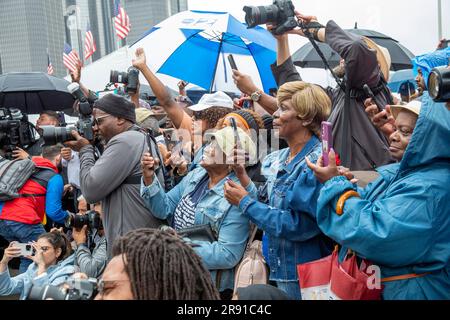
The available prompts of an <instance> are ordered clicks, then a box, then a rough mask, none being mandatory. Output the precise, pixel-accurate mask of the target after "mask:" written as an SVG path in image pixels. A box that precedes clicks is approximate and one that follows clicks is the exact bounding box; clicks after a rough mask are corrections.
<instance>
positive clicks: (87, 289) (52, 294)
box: [27, 278, 97, 300]
mask: <svg viewBox="0 0 450 320" xmlns="http://www.w3.org/2000/svg"><path fill="white" fill-rule="evenodd" d="M64 284H65V286H66V287H67V288H64V287H57V286H52V285H46V286H36V285H33V286H32V287H31V289H30V293H29V294H28V296H27V300H47V299H52V300H90V299H93V298H94V296H95V294H96V291H97V279H95V278H89V279H87V280H86V279H71V280H68V281H66V282H65V283H64Z"/></svg>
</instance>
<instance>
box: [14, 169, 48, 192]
mask: <svg viewBox="0 0 450 320" xmlns="http://www.w3.org/2000/svg"><path fill="white" fill-rule="evenodd" d="M55 175H57V173H56V172H55V171H53V170H52V169H50V168H44V167H36V172H35V173H33V174H32V175H31V177H30V179H31V180H33V181H34V182H36V183H38V184H39V185H41V186H42V187H44V188H45V190H47V186H48V182H49V181H50V179H51V178H53V177H54V176H55ZM46 195H47V194H46V193H22V194H19V197H18V198H34V197H45V196H46Z"/></svg>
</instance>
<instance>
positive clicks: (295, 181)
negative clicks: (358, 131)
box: [225, 81, 331, 300]
mask: <svg viewBox="0 0 450 320" xmlns="http://www.w3.org/2000/svg"><path fill="white" fill-rule="evenodd" d="M277 99H278V106H279V108H278V110H277V111H276V112H275V113H274V115H273V117H274V120H273V127H274V129H277V130H278V132H279V137H280V138H282V139H284V140H285V141H286V142H287V144H288V146H289V147H288V148H286V149H282V150H279V151H275V152H273V153H271V154H269V155H268V156H267V157H266V158H265V159H264V161H263V164H262V173H263V174H264V175H265V177H266V178H267V185H266V188H264V189H265V190H267V196H263V195H261V194H260V195H259V196H260V198H268V199H269V200H268V203H262V202H260V201H256V200H255V199H254V197H252V196H251V195H250V194H248V192H246V191H245V189H244V188H243V187H246V188H249V186H251V185H253V182H252V181H251V180H250V178H249V177H248V175H247V174H246V173H245V170H243V171H244V173H243V174H242V175H240V182H241V185H242V186H243V187H241V186H240V185H238V184H236V183H233V182H227V183H226V184H225V197H226V198H227V200H228V201H229V202H230V203H231V204H233V205H235V206H239V208H240V209H241V211H242V212H243V213H244V215H245V216H247V217H249V219H250V220H251V221H252V222H253V223H255V224H256V225H257V227H258V228H259V229H262V230H263V231H264V233H265V237H267V238H266V239H267V240H268V241H266V240H263V241H264V251H266V250H267V252H268V257H267V256H266V258H267V262H268V264H269V268H270V280H271V281H275V282H276V283H277V286H278V288H279V289H281V290H283V291H284V292H285V293H287V295H288V296H289V298H290V299H297V300H298V299H301V294H300V287H299V282H298V277H297V269H296V266H297V264H300V263H305V262H308V261H312V260H316V259H320V258H322V257H324V256H326V255H328V254H329V253H330V249H331V248H330V243H329V239H327V238H326V237H325V236H324V235H323V234H322V232H321V231H320V230H319V227H318V226H317V222H316V220H315V212H316V206H317V198H318V196H319V192H320V189H321V187H322V184H321V183H320V182H319V181H317V179H316V178H315V177H314V173H313V172H312V171H311V170H309V169H308V167H307V166H306V162H305V157H306V156H308V157H310V158H311V159H313V161H316V160H317V159H318V158H319V156H320V154H321V143H320V125H321V123H322V121H324V120H326V119H327V117H328V115H329V113H330V108H331V101H330V99H329V98H328V95H327V94H326V93H325V91H323V90H322V89H321V88H320V87H318V86H316V85H312V84H309V83H306V82H302V81H294V82H288V83H285V84H284V85H282V86H281V87H280V89H279V90H278V96H277ZM242 169H243V168H242ZM267 246H268V248H267Z"/></svg>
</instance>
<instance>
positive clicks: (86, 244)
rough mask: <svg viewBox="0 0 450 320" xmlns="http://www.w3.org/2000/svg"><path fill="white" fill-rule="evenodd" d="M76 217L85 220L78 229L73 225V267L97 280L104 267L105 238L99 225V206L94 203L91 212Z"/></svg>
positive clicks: (105, 259) (81, 213)
mask: <svg viewBox="0 0 450 320" xmlns="http://www.w3.org/2000/svg"><path fill="white" fill-rule="evenodd" d="M78 216H82V217H83V218H85V220H84V221H86V222H84V223H83V226H82V227H81V228H79V225H77V223H73V229H72V236H73V239H74V241H75V243H76V246H77V247H76V251H75V265H76V266H79V268H80V272H82V273H84V274H86V275H87V276H88V277H90V278H98V277H99V276H100V275H101V274H102V272H103V270H104V269H105V267H106V262H107V260H108V258H107V255H106V238H105V231H104V229H103V224H102V223H101V204H100V203H96V204H95V205H94V208H93V210H92V211H87V212H79V213H78Z"/></svg>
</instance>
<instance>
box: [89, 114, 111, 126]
mask: <svg viewBox="0 0 450 320" xmlns="http://www.w3.org/2000/svg"><path fill="white" fill-rule="evenodd" d="M108 117H111V115H109V114H108V115H106V116H101V117H97V118H95V119H94V121H93V123H94V125H95V126H97V127H98V126H99V125H101V124H102V122H103V120H102V121H98V120H101V119H104V118H108Z"/></svg>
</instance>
